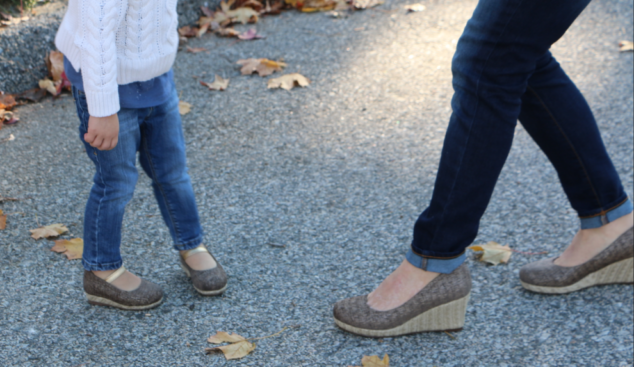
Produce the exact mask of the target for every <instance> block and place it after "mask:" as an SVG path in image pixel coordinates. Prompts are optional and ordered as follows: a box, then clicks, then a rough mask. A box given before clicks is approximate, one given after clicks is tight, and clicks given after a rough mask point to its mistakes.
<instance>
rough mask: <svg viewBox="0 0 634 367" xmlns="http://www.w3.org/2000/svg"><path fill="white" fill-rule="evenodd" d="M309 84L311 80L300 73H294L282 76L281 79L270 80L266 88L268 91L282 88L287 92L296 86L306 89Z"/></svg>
mask: <svg viewBox="0 0 634 367" xmlns="http://www.w3.org/2000/svg"><path fill="white" fill-rule="evenodd" d="M309 84H310V80H309V79H308V78H306V77H305V76H303V75H301V74H298V73H292V74H286V75H282V76H281V77H279V78H273V79H270V80H269V82H268V83H267V86H266V87H267V88H268V89H274V88H282V89H285V90H291V89H293V87H295V86H299V87H302V88H304V87H307V86H308V85H309Z"/></svg>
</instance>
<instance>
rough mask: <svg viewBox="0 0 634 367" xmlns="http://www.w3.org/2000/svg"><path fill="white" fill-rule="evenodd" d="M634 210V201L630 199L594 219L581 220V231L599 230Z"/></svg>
mask: <svg viewBox="0 0 634 367" xmlns="http://www.w3.org/2000/svg"><path fill="white" fill-rule="evenodd" d="M633 210H634V206H632V201H631V200H630V199H629V198H628V199H626V200H625V202H623V203H621V204H619V205H618V206H616V207H614V208H612V209H610V210H607V211H604V212H602V213H599V214H597V215H595V216H592V217H582V218H579V221H580V223H581V229H592V228H599V227H601V226H604V225H606V224H608V223H611V222H614V221H615V220H617V219H619V218H621V217H623V216H625V215H628V214H630V213H631V212H632V211H633Z"/></svg>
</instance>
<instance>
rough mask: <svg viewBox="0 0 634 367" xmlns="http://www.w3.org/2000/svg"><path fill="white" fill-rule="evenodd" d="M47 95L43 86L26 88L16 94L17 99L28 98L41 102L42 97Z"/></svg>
mask: <svg viewBox="0 0 634 367" xmlns="http://www.w3.org/2000/svg"><path fill="white" fill-rule="evenodd" d="M45 95H46V90H44V89H42V88H33V89H29V90H26V91H24V92H22V93H20V94H16V95H15V98H16V99H26V100H28V101H31V102H39V101H40V99H42V98H44V96H45Z"/></svg>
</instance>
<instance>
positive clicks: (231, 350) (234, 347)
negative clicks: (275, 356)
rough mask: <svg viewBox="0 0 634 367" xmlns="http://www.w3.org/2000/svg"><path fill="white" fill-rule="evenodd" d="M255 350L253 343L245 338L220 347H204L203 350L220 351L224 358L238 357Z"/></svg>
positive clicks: (208, 351) (209, 351)
mask: <svg viewBox="0 0 634 367" xmlns="http://www.w3.org/2000/svg"><path fill="white" fill-rule="evenodd" d="M253 350H255V344H253V343H250V342H248V341H246V340H243V341H241V342H237V343H232V344H229V345H223V346H221V347H214V348H205V352H207V353H213V352H222V353H223V354H224V356H225V359H226V360H231V359H240V358H242V357H244V356H246V355H247V354H249V353H251V352H253Z"/></svg>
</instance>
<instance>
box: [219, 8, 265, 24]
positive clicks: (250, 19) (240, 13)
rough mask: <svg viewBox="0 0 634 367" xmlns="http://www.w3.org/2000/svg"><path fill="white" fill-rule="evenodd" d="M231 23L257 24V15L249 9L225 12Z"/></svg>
mask: <svg viewBox="0 0 634 367" xmlns="http://www.w3.org/2000/svg"><path fill="white" fill-rule="evenodd" d="M226 14H227V17H229V19H231V22H233V23H236V22H240V23H242V24H247V23H257V21H258V16H259V13H258V12H257V11H255V10H253V9H251V8H238V9H235V10H229V11H228V12H226Z"/></svg>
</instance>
